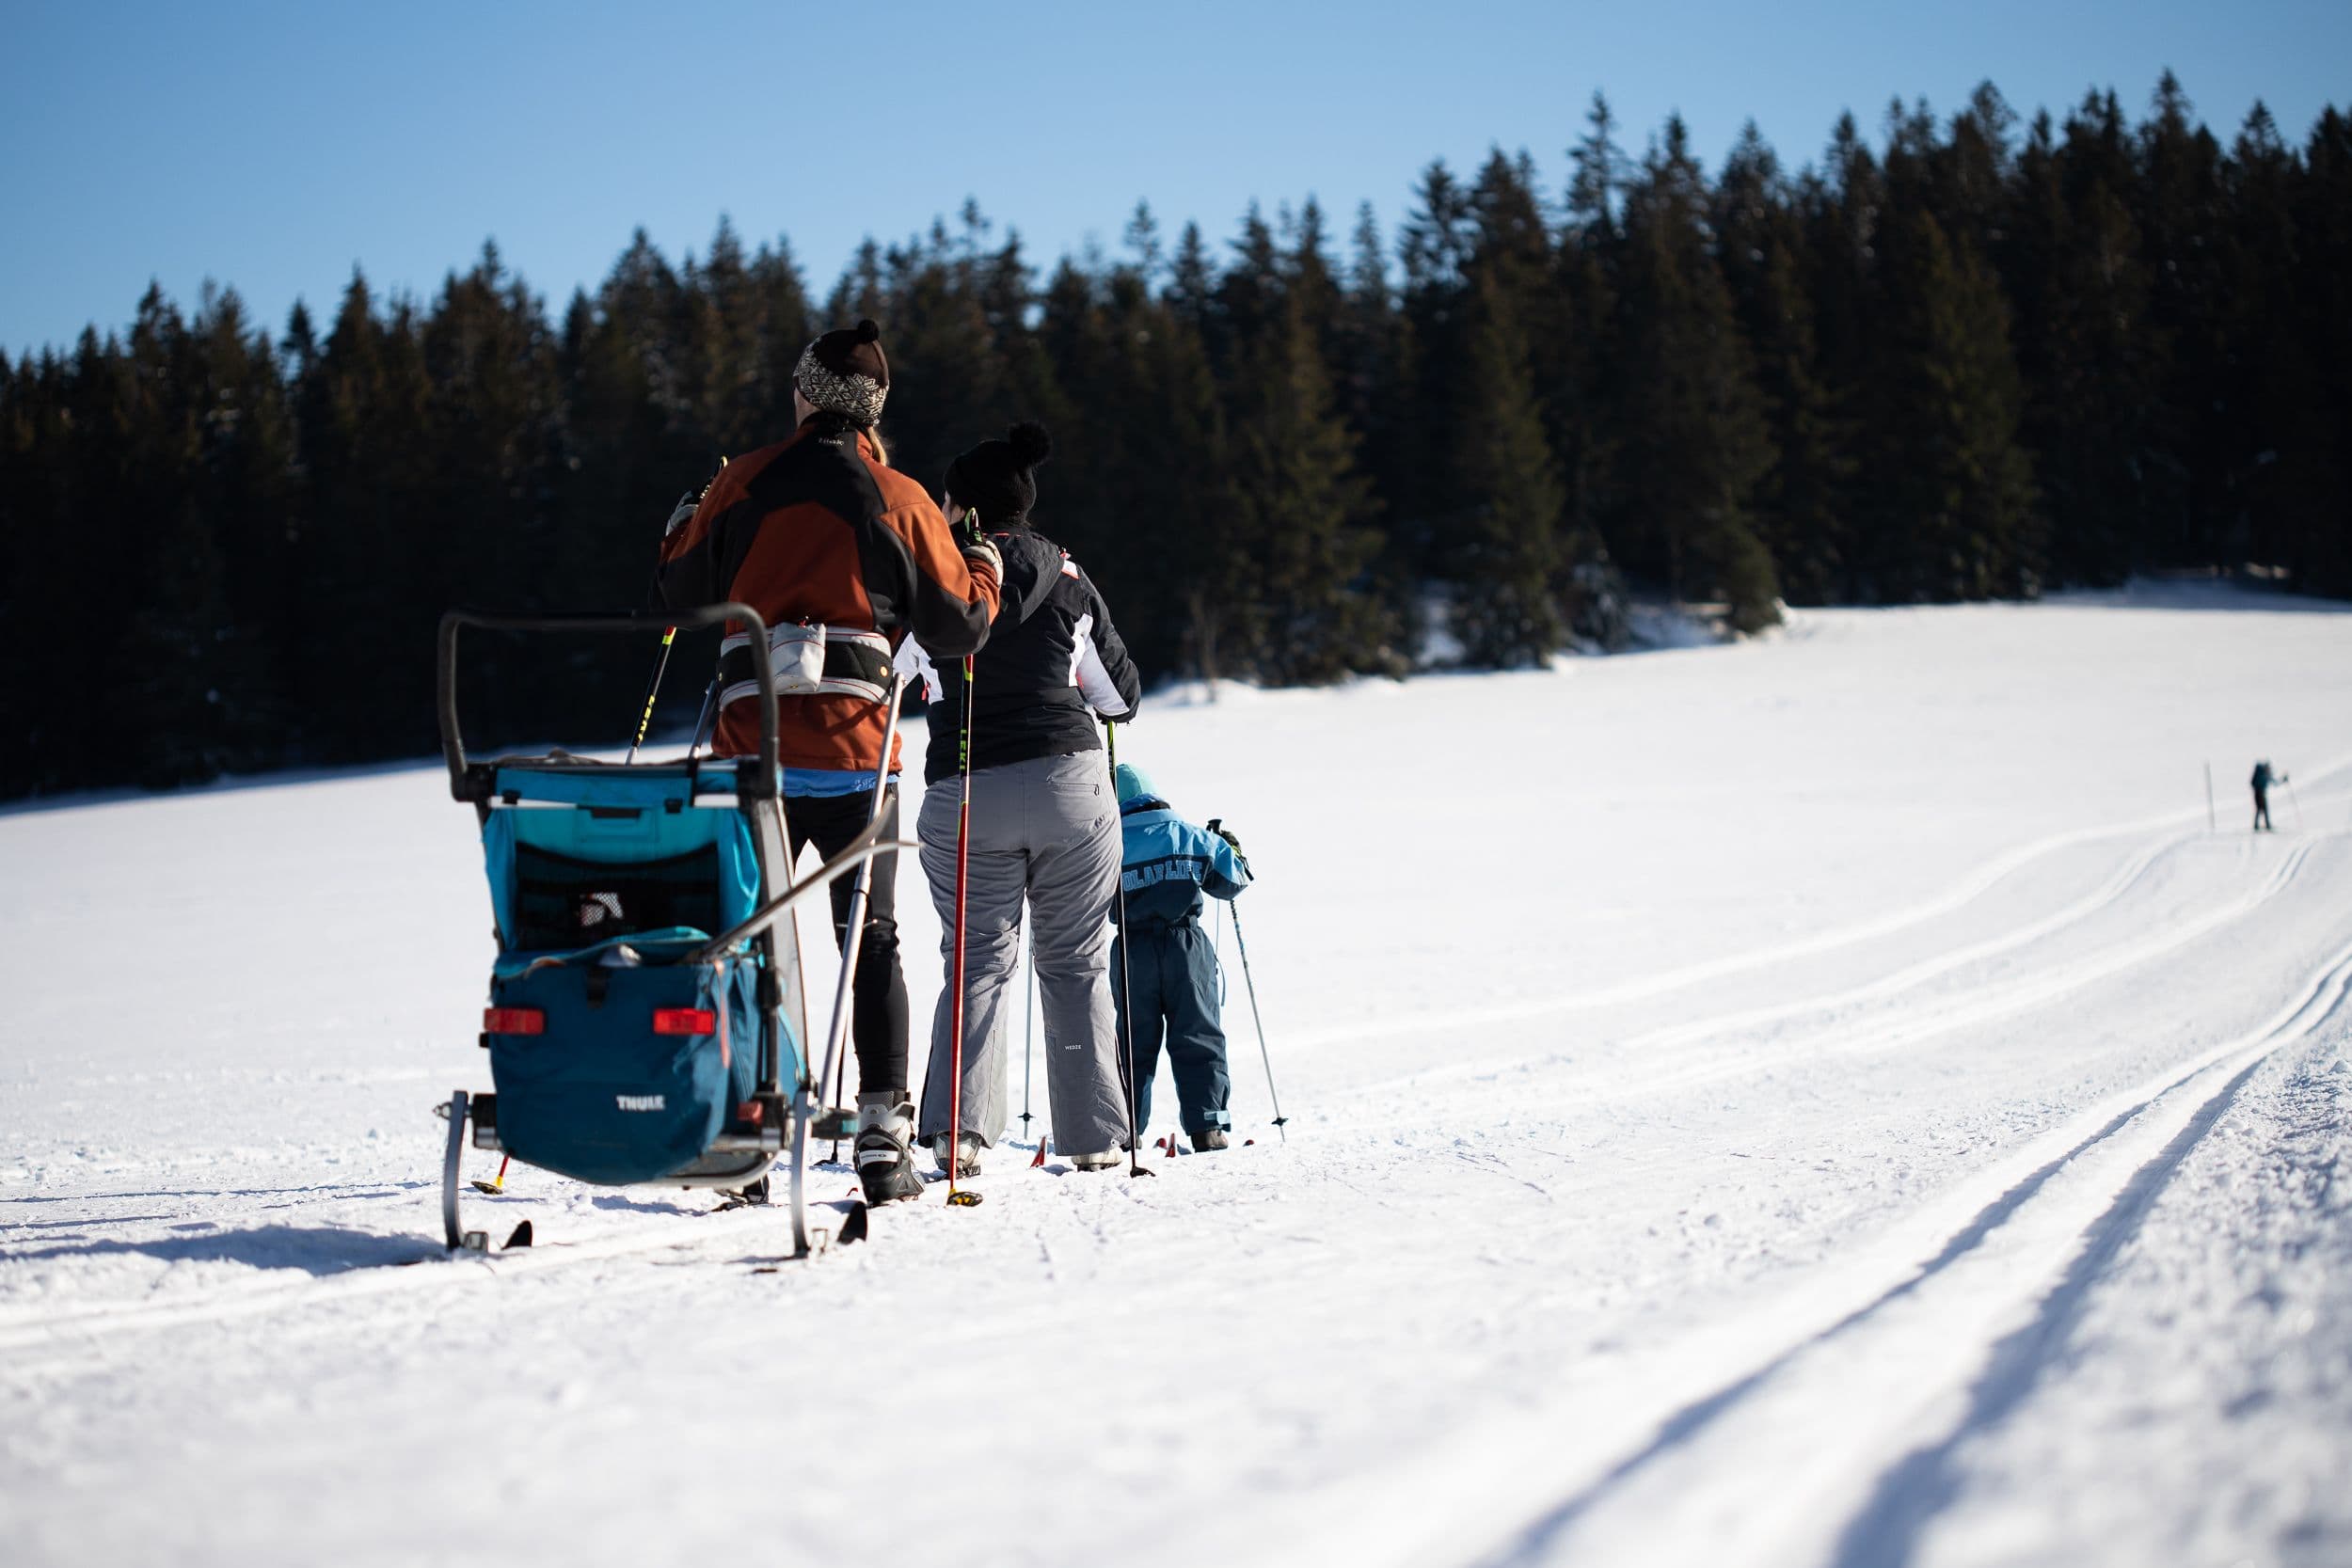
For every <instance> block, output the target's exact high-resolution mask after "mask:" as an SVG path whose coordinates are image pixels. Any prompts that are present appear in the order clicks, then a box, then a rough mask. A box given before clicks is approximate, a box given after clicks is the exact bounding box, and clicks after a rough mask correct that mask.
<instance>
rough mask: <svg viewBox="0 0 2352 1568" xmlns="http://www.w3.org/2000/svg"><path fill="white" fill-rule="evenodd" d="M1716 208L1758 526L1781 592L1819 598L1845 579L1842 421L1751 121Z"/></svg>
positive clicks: (1788, 215)
mask: <svg viewBox="0 0 2352 1568" xmlns="http://www.w3.org/2000/svg"><path fill="white" fill-rule="evenodd" d="M1716 214H1717V215H1716V230H1717V233H1718V235H1719V236H1720V241H1721V247H1720V248H1721V255H1722V259H1723V264H1724V281H1725V283H1726V286H1727V287H1728V288H1729V289H1730V291H1731V294H1732V298H1733V302H1734V306H1735V309H1736V310H1737V312H1738V316H1739V320H1740V327H1741V330H1742V332H1743V333H1744V334H1745V336H1746V338H1747V341H1748V342H1749V343H1750V345H1751V346H1752V349H1753V352H1754V356H1755V361H1756V387H1757V389H1758V391H1760V392H1761V393H1762V395H1763V399H1764V408H1765V417H1766V421H1767V424H1768V426H1769V430H1770V434H1771V437H1772V449H1773V451H1774V453H1775V454H1776V461H1775V463H1774V465H1773V467H1772V471H1771V472H1770V473H1769V474H1768V475H1767V476H1766V479H1765V482H1764V484H1763V486H1762V489H1761V490H1760V492H1759V494H1758V496H1757V499H1756V531H1757V534H1758V536H1759V537H1760V538H1761V539H1762V540H1763V541H1764V544H1765V546H1766V548H1767V549H1768V550H1769V551H1770V552H1771V554H1772V562H1773V569H1774V573H1775V575H1776V576H1777V577H1778V578H1779V580H1780V582H1781V584H1782V585H1783V587H1784V589H1785V590H1786V592H1787V594H1788V596H1789V597H1790V598H1791V599H1793V600H1795V601H1796V602H1798V603H1801V604H1823V603H1827V602H1828V601H1829V600H1831V599H1832V598H1834V597H1835V596H1836V594H1837V592H1838V589H1839V584H1840V583H1841V582H1842V580H1843V578H1844V557H1845V513H1846V510H1847V508H1848V507H1849V506H1850V505H1851V484H1852V478H1853V460H1852V458H1851V452H1850V449H1851V441H1852V434H1853V432H1852V421H1851V418H1850V417H1849V416H1848V415H1847V414H1846V412H1845V411H1844V410H1843V408H1842V407H1841V406H1840V404H1839V401H1838V400H1837V399H1836V397H1835V396H1834V395H1833V393H1832V392H1831V390H1830V388H1829V387H1828V386H1827V385H1826V383H1825V381H1824V379H1823V372H1822V367H1821V363H1820V347H1819V343H1818V341H1817V340H1816V337H1815V334H1814V329H1813V305H1812V301H1811V298H1810V297H1809V294H1808V293H1807V291H1806V289H1805V287H1804V275H1803V271H1802V266H1801V263H1800V261H1799V256H1800V254H1801V253H1802V250H1803V247H1804V231H1803V227H1802V224H1801V220H1800V218H1799V215H1798V214H1797V212H1796V209H1795V202H1794V199H1793V198H1792V197H1791V195H1790V193H1789V191H1788V187H1787V184H1786V182H1784V181H1783V180H1782V178H1781V176H1780V172H1779V166H1778V163H1777V160H1775V159H1774V157H1773V155H1772V150H1771V149H1770V148H1768V147H1766V146H1765V145H1764V141H1763V138H1762V136H1761V135H1758V134H1757V132H1756V125H1755V123H1754V122H1753V121H1751V122H1750V123H1749V124H1748V126H1747V127H1746V129H1745V130H1744V132H1743V133H1742V134H1741V136H1740V143H1739V145H1738V146H1737V147H1736V148H1735V149H1734V150H1733V151H1732V155H1731V158H1730V160H1729V161H1728V163H1727V164H1726V166H1725V167H1724V175H1723V179H1722V181H1721V182H1720V184H1719V186H1718V190H1717V194H1716Z"/></svg>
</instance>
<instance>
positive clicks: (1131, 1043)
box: [1103, 719, 1156, 1176]
mask: <svg viewBox="0 0 2352 1568" xmlns="http://www.w3.org/2000/svg"><path fill="white" fill-rule="evenodd" d="M1103 735H1104V739H1105V741H1106V743H1107V744H1108V745H1109V747H1110V753H1111V781H1112V783H1111V792H1112V795H1113V797H1114V799H1115V798H1116V797H1117V795H1118V789H1119V785H1118V779H1119V725H1118V724H1117V723H1116V722H1114V721H1111V720H1108V719H1105V720H1104V721H1103ZM1119 841H1120V855H1119V861H1120V863H1119V879H1118V881H1117V882H1116V884H1114V885H1116V886H1117V887H1118V889H1119V897H1118V899H1117V900H1116V902H1115V903H1114V905H1113V907H1114V908H1115V909H1116V910H1117V911H1118V913H1119V1052H1120V1068H1121V1069H1123V1070H1124V1072H1125V1075H1126V1080H1127V1083H1126V1090H1127V1092H1126V1095H1125V1099H1126V1101H1127V1174H1128V1175H1129V1176H1152V1175H1154V1174H1156V1173H1155V1172H1153V1171H1152V1169H1151V1168H1150V1167H1149V1166H1147V1165H1145V1164H1144V1163H1143V1149H1142V1148H1141V1145H1142V1143H1143V1135H1142V1133H1141V1132H1139V1131H1138V1130H1137V1128H1136V1096H1137V1094H1138V1093H1139V1092H1140V1089H1141V1086H1140V1085H1137V1084H1136V1020H1135V1010H1136V1009H1135V993H1134V992H1133V991H1132V990H1129V989H1128V984H1127V863H1126V862H1127V852H1126V844H1127V829H1126V825H1125V823H1124V821H1123V820H1122V821H1121V823H1120V828H1119Z"/></svg>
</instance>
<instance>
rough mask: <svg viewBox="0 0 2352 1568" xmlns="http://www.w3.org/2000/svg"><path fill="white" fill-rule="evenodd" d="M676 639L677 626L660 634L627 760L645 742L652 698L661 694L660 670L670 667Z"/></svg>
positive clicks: (649, 721) (649, 722)
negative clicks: (658, 647) (671, 650)
mask: <svg viewBox="0 0 2352 1568" xmlns="http://www.w3.org/2000/svg"><path fill="white" fill-rule="evenodd" d="M675 641H677V627H675V626H672V627H671V628H670V629H669V630H667V631H665V632H663V633H662V634H661V657H660V658H658V659H656V660H654V666H653V679H651V680H649V681H647V682H646V683H645V710H644V712H643V713H641V714H639V715H638V716H637V733H636V735H635V736H631V737H630V739H629V743H628V759H627V760H628V762H635V761H636V760H637V748H638V747H640V746H643V745H644V743H645V730H646V728H647V727H648V726H649V725H651V724H652V723H653V705H654V700H655V699H656V698H658V697H660V695H661V675H662V672H663V671H665V670H667V669H669V668H670V647H671V645H672V644H673V643H675Z"/></svg>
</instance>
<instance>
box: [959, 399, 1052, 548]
mask: <svg viewBox="0 0 2352 1568" xmlns="http://www.w3.org/2000/svg"><path fill="white" fill-rule="evenodd" d="M1053 451H1054V438H1053V437H1052V436H1048V435H1046V434H1045V427H1044V426H1043V425H1041V424H1036V423H1033V422H1031V421H1029V420H1022V421H1021V422H1020V423H1019V424H1016V425H1014V426H1013V427H1012V428H1011V429H1010V430H1008V431H1006V432H1005V438H1004V439H1003V440H1001V441H982V442H981V443H980V444H979V445H978V446H977V447H974V448H973V449H972V450H971V451H967V452H965V453H964V454H963V455H962V456H961V457H959V458H957V459H956V460H955V461H954V462H953V463H950V464H948V465H947V499H949V500H951V501H956V502H960V503H961V504H962V505H963V506H965V507H967V508H969V509H970V510H972V511H974V512H977V513H978V514H979V515H980V526H981V527H982V528H1002V527H1006V526H1008V525H1009V524H1012V523H1018V522H1025V521H1026V520H1027V518H1028V515H1029V508H1031V507H1032V506H1035V505H1036V504H1037V481H1036V479H1034V478H1033V477H1031V476H1032V473H1033V471H1034V470H1035V469H1036V467H1037V466H1038V465H1039V464H1041V463H1042V462H1044V461H1045V460H1046V458H1048V457H1050V456H1052V455H1053Z"/></svg>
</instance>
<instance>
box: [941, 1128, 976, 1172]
mask: <svg viewBox="0 0 2352 1568" xmlns="http://www.w3.org/2000/svg"><path fill="white" fill-rule="evenodd" d="M930 1147H931V1158H932V1159H934V1160H937V1161H938V1162H939V1174H940V1175H942V1176H945V1175H946V1174H947V1134H946V1133H945V1132H934V1133H932V1134H931V1136H930ZM979 1174H980V1140H979V1139H978V1138H977V1136H976V1135H974V1134H973V1133H970V1132H961V1133H958V1134H957V1135H956V1176H957V1178H958V1179H959V1180H961V1179H962V1178H964V1177H967V1176H977V1175H979Z"/></svg>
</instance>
